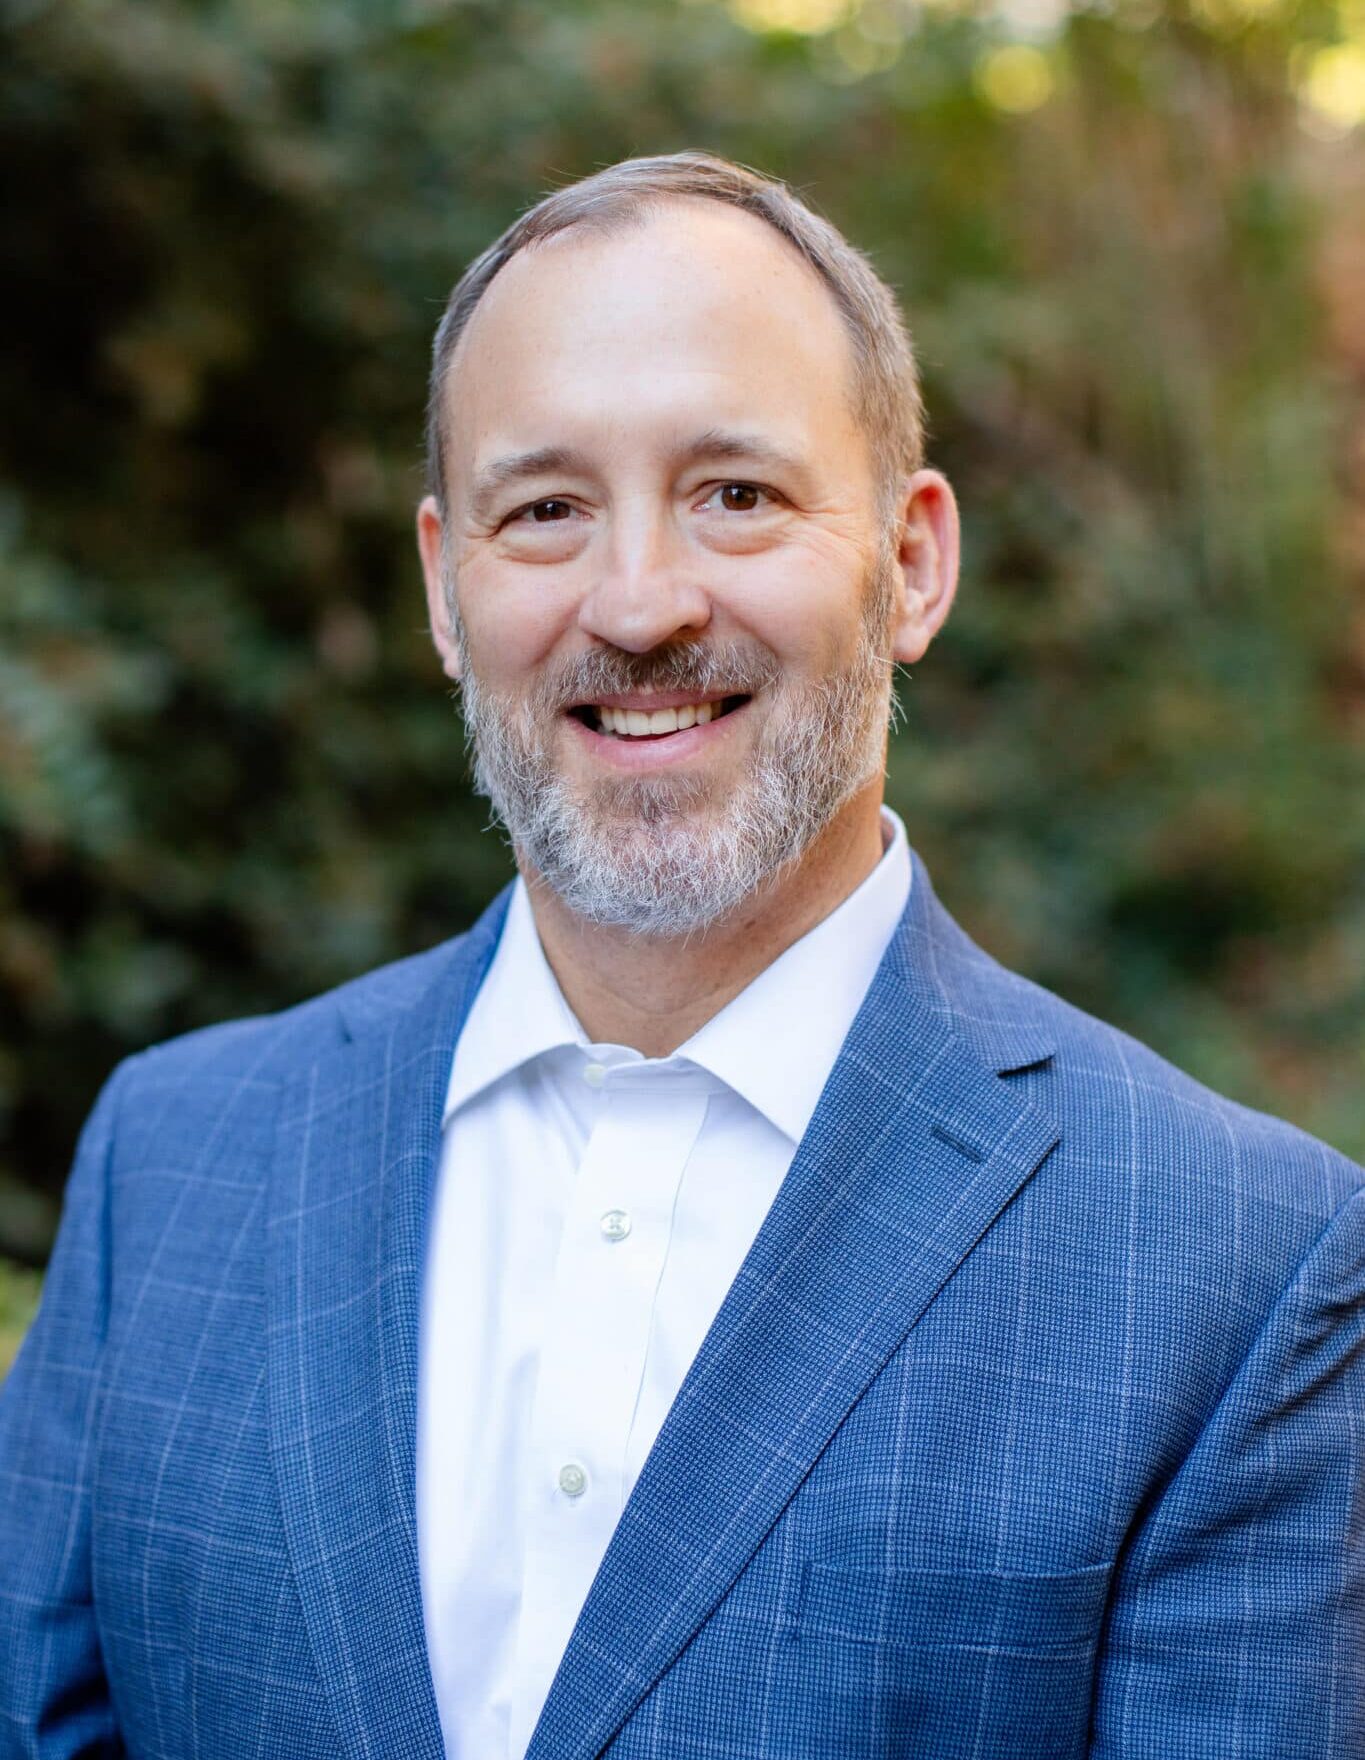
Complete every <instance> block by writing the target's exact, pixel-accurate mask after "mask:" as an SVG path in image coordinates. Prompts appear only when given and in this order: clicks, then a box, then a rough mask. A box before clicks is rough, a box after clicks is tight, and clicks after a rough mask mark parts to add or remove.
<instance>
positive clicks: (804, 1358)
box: [527, 862, 1059, 1760]
mask: <svg viewBox="0 0 1365 1760" xmlns="http://www.w3.org/2000/svg"><path fill="white" fill-rule="evenodd" d="M945 972H947V973H948V974H950V976H949V978H948V981H947V982H945V978H944V973H945ZM1016 986H1017V988H1015V987H1016ZM1030 994H1031V992H1029V991H1028V987H1027V986H1024V985H1022V984H1020V983H1019V981H1018V980H1015V979H1012V978H1010V977H1008V975H1007V974H1004V973H1003V972H1001V971H1000V969H999V968H998V967H995V966H994V965H993V964H992V962H990V961H988V960H987V959H986V957H985V956H984V955H983V954H981V953H980V952H979V950H978V949H976V948H975V947H974V946H973V944H972V943H971V942H970V941H969V940H968V939H967V938H966V936H964V935H963V934H962V932H961V931H960V930H959V929H957V927H956V925H955V924H953V923H952V920H951V919H950V918H949V917H948V916H947V914H946V912H944V911H943V910H942V908H941V907H940V906H939V905H938V904H937V901H936V900H935V899H934V896H933V893H932V890H931V889H930V887H929V884H928V876H927V875H926V874H925V872H924V869H923V868H922V866H920V865H919V864H918V862H917V863H916V875H915V882H914V885H913V887H912V889H911V904H910V907H909V909H908V911H907V914H906V917H905V918H904V919H903V921H902V924H901V926H900V929H899V930H898V932H897V936H896V937H895V939H894V940H893V943H892V946H891V947H890V948H889V949H888V953H887V957H886V958H885V960H884V961H883V963H882V966H881V969H880V970H879V972H878V974H877V977H876V979H875V981H874V983H873V986H872V988H871V990H870V991H869V994H868V996H867V999H866V1001H865V1002H864V1005H863V1007H862V1009H861V1011H860V1013H859V1015H858V1018H857V1021H856V1022H855V1024H854V1027H853V1030H852V1032H851V1033H850V1035H849V1038H848V1041H847V1042H846V1044H845V1046H844V1050H843V1052H842V1054H841V1055H840V1058H839V1060H838V1062H837V1064H836V1065H835V1068H834V1071H833V1073H832V1075H831V1077H830V1081H829V1083H828V1085H827V1087H826V1089H825V1091H824V1093H823V1095H822V1096H821V1099H820V1104H819V1106H818V1107H817V1109H816V1112H815V1115H814V1117H813V1118H812V1120H811V1124H810V1128H809V1130H808V1131H807V1133H806V1136H805V1137H804V1138H803V1140H802V1142H801V1145H800V1147H799V1149H798V1151H797V1154H796V1157H795V1159H794V1160H793V1162H792V1165H791V1168H790V1170H789V1172H788V1174H787V1177H786V1179H785V1180H784V1182H783V1185H782V1188H781V1191H780V1193H779V1195H778V1198H777V1200H776V1201H775V1202H774V1204H773V1206H772V1208H771V1210H770V1211H769V1214H768V1216H767V1218H766V1219H765V1221H764V1223H763V1226H762V1228H761V1229H760V1231H759V1234H758V1236H757V1238H756V1239H755V1241H754V1243H753V1246H752V1248H751V1250H750V1252H749V1254H748V1256H747V1257H746V1259H745V1261H744V1264H743V1265H742V1267H741V1269H740V1272H739V1274H738V1276H737V1278H736V1279H735V1282H734V1284H733V1285H732V1286H731V1288H730V1291H729V1293H728V1294H727V1296H726V1299H725V1301H724V1303H723V1304H722V1306H721V1309H720V1312H719V1313H718V1314H717V1316H716V1319H715V1322H714V1324H713V1325H712V1327H711V1330H710V1332H709V1333H708V1335H707V1338H706V1341H705V1343H704V1344H703V1346H702V1348H701V1350H700V1352H699V1353H698V1355H697V1358H696V1361H695V1362H694V1363H693V1365H692V1368H691V1370H690V1372H689V1373H688V1376H687V1378H686V1380H685V1381H684V1383H683V1386H682V1389H681V1390H680V1392H679V1395H678V1398H677V1400H676V1401H675V1402H674V1405H673V1407H672V1409H671V1410H670V1412H669V1415H668V1418H667V1420H666V1422H665V1424H664V1426H663V1429H662V1430H661V1431H660V1433H659V1437H658V1439H657V1441H656V1443H655V1446H654V1448H653V1450H652V1451H651V1453H650V1456H649V1458H648V1460H647V1461H646V1463H645V1466H644V1469H643V1471H642V1473H641V1475H640V1478H639V1480H638V1482H637V1484H636V1486H635V1489H634V1492H633V1493H632V1495H631V1498H630V1500H629V1502H628V1504H627V1506H626V1509H625V1511H624V1513H623V1515H622V1518H621V1521H620V1523H619V1525H618V1527H617V1529H616V1532H615V1534H614V1535H613V1538H612V1541H611V1545H610V1547H609V1548H608V1551H607V1553H606V1556H605V1558H604V1559H603V1562H602V1566H601V1568H600V1570H599V1572H598V1574H597V1577H596V1579H595V1580H594V1583H593V1587H592V1590H591V1592H590V1594H589V1596H588V1599H587V1601H586V1603H585V1605H584V1607H583V1610H582V1612H581V1614H580V1616H579V1619H578V1622H577V1624H576V1626H575V1628H574V1632H573V1636H572V1638H571V1640H570V1643H569V1646H568V1648H567V1650H566V1652H565V1655H564V1657H563V1659H562V1661H561V1664H560V1668H559V1671H558V1673H557V1674H556V1677H555V1680H554V1684H553V1686H552V1688H551V1691H550V1695H549V1698H548V1699H547V1701H546V1704H545V1707H544V1709H543V1711H542V1714H541V1718H540V1721H539V1723H538V1724H537V1726H536V1731H535V1735H534V1737H533V1740H532V1742H531V1746H530V1749H529V1752H528V1756H527V1760H592V1757H594V1756H596V1755H598V1754H600V1753H601V1751H602V1749H603V1748H604V1747H605V1746H606V1745H607V1744H608V1743H609V1742H610V1740H611V1739H612V1737H613V1736H614V1735H615V1733H616V1732H617V1730H619V1728H620V1727H621V1725H622V1724H623V1723H624V1722H625V1720H626V1719H627V1718H628V1717H629V1716H630V1714H631V1712H632V1711H633V1710H634V1708H635V1707H636V1706H637V1705H638V1704H639V1703H640V1701H641V1700H642V1699H643V1698H644V1696H645V1695H646V1694H647V1693H648V1691H649V1690H650V1688H651V1687H652V1686H653V1685H654V1683H655V1682H656V1681H657V1680H658V1678H659V1676H660V1675H661V1674H662V1673H663V1671H664V1670H665V1669H666V1668H667V1667H668V1666H669V1664H670V1663H671V1662H672V1661H673V1659H674V1658H675V1657H676V1656H677V1655H678V1653H679V1652H680V1651H681V1650H682V1648H683V1647H684V1646H685V1645H686V1644H687V1643H688V1641H689V1640H690V1639H691V1637H692V1636H693V1634H694V1633H695V1632H696V1631H697V1629H698V1627H699V1626H700V1625H701V1624H702V1622H703V1621H704V1620H705V1619H706V1617H707V1615H708V1614H709V1613H710V1612H711V1610H712V1609H713V1608H714V1607H715V1606H716V1604H717V1603H718V1602H719V1601H720V1600H721V1598H722V1597H723V1596H724V1595H725V1593H726V1591H727V1590H728V1589H729V1587H730V1586H731V1584H732V1583H733V1582H734V1580H735V1578H736V1577H737V1576H738V1575H739V1573H740V1572H741V1571H742V1570H743V1569H744V1566H745V1565H746V1563H747V1562H748V1560H749V1559H750V1558H751V1557H752V1555H753V1553H754V1551H755V1550H756V1548H757V1547H758V1545H759V1544H760V1542H761V1541H762V1539H763V1537H764V1535H765V1534H766V1533H767V1532H768V1530H769V1529H770V1528H771V1526H772V1524H773V1523H774V1522H775V1521H776V1520H777V1518H778V1516H779V1515H780V1514H781V1512H782V1510H783V1508H784V1507H785V1505H786V1504H787V1502H788V1501H789V1500H790V1498H791V1497H792V1496H793V1494H794V1493H795V1492H796V1490H797V1489H798V1487H799V1486H800V1484H801V1482H802V1480H803V1479H804V1478H805V1476H806V1475H807V1473H808V1472H809V1471H810V1469H811V1467H812V1466H813V1465H814V1463H815V1461H816V1459H817V1458H818V1456H819V1455H820V1453H821V1452H822V1450H823V1449H824V1448H825V1446H826V1444H827V1443H828V1442H829V1440H830V1438H831V1437H832V1435H833V1434H834V1432H835V1430H836V1429H837V1428H838V1427H839V1425H840V1423H841V1422H842V1420H843V1419H844V1417H845V1416H846V1415H847V1413H848V1411H849V1408H850V1407H851V1406H852V1405H853V1404H854V1402H855V1401H856V1400H857V1399H858V1397H859V1396H860V1395H861V1394H862V1392H863V1391H864V1389H865V1388H866V1387H867V1386H868V1384H869V1382H870V1381H871V1380H872V1378H873V1377H874V1376H875V1375H876V1374H877V1372H878V1370H879V1369H880V1368H881V1367H882V1366H883V1365H884V1364H885V1362H886V1361H887V1359H888V1357H889V1356H890V1355H891V1353H892V1352H893V1351H894V1350H895V1349H896V1347H897V1346H898V1345H899V1344H900V1342H901V1341H902V1339H904V1337H905V1335H906V1334H907V1332H908V1331H909V1330H910V1329H911V1328H912V1327H913V1326H914V1325H915V1323H916V1321H917V1320H918V1319H919V1317H920V1316H921V1315H922V1314H923V1313H924V1311H925V1309H926V1308H927V1307H928V1305H929V1304H930V1303H931V1302H932V1301H933V1299H934V1297H935V1296H936V1295H937V1293H938V1292H939V1290H940V1289H941V1288H942V1287H943V1285H944V1283H945V1282H946V1281H947V1279H948V1278H949V1277H950V1276H951V1275H952V1273H953V1271H954V1269H955V1268H956V1267H957V1266H958V1265H959V1264H960V1263H961V1261H962V1260H963V1258H964V1257H965V1256H966V1255H967V1254H968V1253H969V1252H970V1251H971V1250H972V1248H973V1246H975V1244H976V1243H977V1241H978V1240H979V1239H980V1238H981V1236H982V1234H983V1233H984V1232H985V1231H986V1230H987V1229H988V1228H989V1227H990V1226H991V1223H992V1222H993V1221H994V1220H995V1218H996V1217H997V1216H998V1215H999V1214H1000V1212H1001V1211H1002V1210H1003V1209H1004V1207H1005V1206H1006V1205H1007V1204H1008V1203H1009V1202H1010V1200H1011V1198H1012V1197H1013V1196H1014V1194H1015V1193H1016V1192H1017V1191H1018V1190H1019V1188H1020V1187H1021V1186H1022V1185H1023V1184H1024V1183H1025V1182H1026V1181H1027V1180H1028V1179H1029V1178H1030V1177H1031V1176H1032V1174H1033V1173H1034V1172H1035V1170H1036V1169H1037V1168H1038V1167H1039V1165H1040V1164H1041V1163H1042V1161H1043V1160H1044V1158H1045V1157H1046V1156H1047V1155H1048V1154H1049V1153H1050V1151H1051V1150H1052V1148H1053V1147H1054V1145H1055V1144H1056V1142H1057V1141H1058V1138H1059V1132H1058V1130H1057V1128H1056V1126H1055V1125H1054V1124H1053V1122H1052V1121H1051V1120H1050V1119H1048V1118H1047V1117H1046V1116H1045V1115H1044V1114H1043V1113H1042V1112H1040V1111H1039V1110H1038V1109H1036V1108H1035V1107H1033V1106H1031V1105H1029V1104H1028V1103H1027V1102H1025V1101H1023V1100H1022V1099H1021V1098H1020V1097H1019V1095H1018V1093H1017V1091H1016V1090H1014V1089H1012V1088H1011V1086H1010V1085H1009V1084H1008V1083H1006V1082H1004V1081H1002V1080H1000V1075H1001V1074H1002V1073H1003V1072H1005V1071H1006V1070H1010V1069H1019V1068H1024V1067H1028V1066H1029V1065H1031V1064H1034V1063H1037V1062H1041V1061H1044V1060H1045V1059H1046V1057H1047V1055H1048V1048H1047V1043H1046V1040H1045V1037H1044V1036H1043V1035H1042V1034H1041V1033H1040V1032H1039V1030H1038V1029H1037V1028H1036V1027H1035V1026H1034V1025H1033V1023H1032V1022H1031V1020H1030V1019H1029V1018H1028V1013H1027V1004H1026V1003H1025V1002H1024V1001H1022V1000H1021V999H1022V998H1025V997H1027V996H1028V995H1030ZM964 1001H970V1003H971V1004H972V1007H971V1009H970V1012H967V1011H965V1010H964V1008H963V1006H962V1005H963V1003H964ZM969 1040H970V1042H969Z"/></svg>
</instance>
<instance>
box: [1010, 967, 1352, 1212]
mask: <svg viewBox="0 0 1365 1760" xmlns="http://www.w3.org/2000/svg"><path fill="white" fill-rule="evenodd" d="M1014 982H1015V983H1017V984H1020V985H1024V984H1026V982H1027V981H1026V980H1024V979H1020V978H1016V979H1014ZM1028 989H1029V990H1030V991H1031V992H1032V993H1033V995H1034V997H1035V998H1036V1006H1038V1007H1040V1008H1043V1007H1045V1008H1046V1010H1047V1015H1048V1018H1049V1021H1050V1024H1051V1026H1052V1029H1053V1031H1054V1033H1055V1037H1056V1052H1055V1055H1054V1056H1053V1058H1052V1059H1051V1061H1050V1063H1049V1065H1048V1068H1047V1072H1046V1074H1045V1075H1044V1076H1043V1077H1042V1079H1041V1081H1040V1083H1039V1088H1040V1092H1041V1091H1042V1090H1045V1091H1046V1097H1047V1100H1046V1103H1047V1104H1048V1105H1049V1107H1050V1109H1051V1110H1053V1112H1054V1113H1055V1114H1056V1116H1057V1117H1058V1119H1059V1122H1061V1123H1062V1124H1063V1125H1064V1127H1066V1128H1069V1129H1071V1130H1072V1131H1073V1132H1075V1133H1076V1134H1077V1135H1078V1136H1079V1137H1080V1138H1081V1140H1082V1141H1084V1142H1087V1143H1089V1144H1092V1145H1103V1144H1107V1145H1109V1150H1110V1154H1111V1155H1114V1156H1115V1157H1116V1160H1115V1172H1116V1174H1118V1175H1120V1176H1123V1177H1131V1176H1132V1175H1133V1174H1134V1173H1135V1172H1144V1171H1145V1173H1146V1175H1147V1176H1148V1177H1149V1178H1151V1179H1152V1180H1154V1181H1156V1182H1158V1183H1159V1184H1160V1185H1162V1186H1164V1187H1165V1188H1167V1189H1169V1190H1177V1189H1188V1188H1190V1187H1195V1188H1200V1187H1206V1186H1207V1187H1212V1188H1214V1189H1215V1190H1217V1191H1219V1192H1230V1193H1234V1194H1235V1196H1236V1197H1237V1199H1238V1201H1239V1202H1241V1203H1243V1204H1252V1205H1256V1204H1260V1205H1268V1206H1272V1207H1275V1208H1277V1209H1285V1210H1288V1211H1291V1212H1295V1213H1299V1214H1302V1215H1303V1216H1305V1217H1308V1218H1312V1217H1318V1218H1325V1217H1327V1216H1330V1215H1332V1214H1334V1213H1335V1212H1336V1211H1337V1210H1338V1209H1339V1208H1340V1207H1341V1205H1342V1204H1343V1203H1345V1202H1346V1201H1347V1200H1348V1199H1349V1198H1350V1197H1352V1196H1353V1195H1354V1194H1355V1193H1356V1192H1358V1191H1360V1190H1362V1189H1363V1188H1365V1168H1361V1167H1359V1166H1358V1165H1357V1164H1356V1163H1355V1162H1354V1161H1352V1160H1350V1159H1349V1158H1348V1157H1347V1156H1346V1155H1344V1154H1341V1153H1340V1152H1339V1151H1338V1150H1336V1149H1334V1148H1332V1147H1331V1146H1330V1145H1328V1144H1327V1143H1324V1142H1322V1141H1321V1140H1320V1139H1319V1138H1317V1137H1314V1136H1312V1135H1310V1134H1309V1133H1308V1132H1307V1131H1305V1130H1302V1129H1300V1128H1299V1127H1298V1126H1297V1125H1294V1124H1292V1123H1290V1122H1288V1121H1287V1120H1285V1119H1283V1118H1277V1117H1275V1116H1273V1115H1272V1114H1270V1113H1267V1112H1263V1111H1260V1110H1259V1109H1257V1108H1256V1107H1253V1106H1249V1105H1246V1104H1244V1103H1242V1102H1239V1101H1237V1100H1234V1099H1231V1098H1229V1097H1228V1096H1227V1095H1225V1094H1221V1093H1218V1092H1217V1091H1216V1090H1215V1089H1213V1088H1211V1087H1209V1086H1208V1085H1206V1084H1205V1083H1204V1082H1201V1081H1199V1080H1198V1079H1196V1078H1195V1077H1194V1076H1192V1075H1190V1074H1188V1073H1187V1072H1186V1071H1185V1070H1183V1069H1180V1068H1177V1066H1176V1065H1175V1064H1173V1063H1171V1062H1170V1061H1169V1060H1168V1059H1167V1058H1166V1057H1164V1056H1162V1055H1161V1053H1160V1052H1159V1051H1157V1050H1155V1049H1154V1048H1153V1047H1152V1046H1150V1045H1147V1044H1145V1043H1143V1042H1142V1041H1141V1040H1139V1039H1137V1038H1134V1037H1133V1036H1132V1035H1131V1034H1129V1033H1126V1032H1123V1031H1121V1030H1120V1029H1119V1028H1117V1027H1114V1026H1111V1025H1109V1024H1108V1023H1106V1022H1104V1021H1101V1020H1098V1019H1096V1018H1095V1017H1094V1016H1093V1015H1089V1014H1086V1013H1085V1012H1084V1011H1083V1010H1081V1009H1078V1008H1075V1007H1073V1006H1072V1005H1071V1004H1069V1003H1067V1002H1065V1001H1063V1000H1062V999H1061V998H1060V997H1057V996H1053V995H1052V994H1051V993H1050V992H1047V991H1043V990H1041V989H1040V987H1039V986H1037V985H1033V984H1029V985H1028ZM1044 999H1045V1000H1044ZM1125 1155H1126V1157H1127V1161H1126V1164H1125V1162H1124V1161H1123V1159H1122V1156H1125ZM1125 1167H1126V1173H1125Z"/></svg>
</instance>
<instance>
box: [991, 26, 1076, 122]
mask: <svg viewBox="0 0 1365 1760" xmlns="http://www.w3.org/2000/svg"><path fill="white" fill-rule="evenodd" d="M973 78H974V80H975V83H976V88H977V90H978V91H979V92H980V93H981V95H982V97H983V98H985V100H986V102H987V103H988V104H991V105H993V106H994V107H995V109H997V110H1005V111H1008V112H1009V113H1010V114H1011V115H1014V116H1023V115H1026V114H1027V113H1028V112H1029V111H1030V110H1036V109H1037V108H1038V107H1039V105H1040V104H1045V103H1046V102H1047V101H1048V99H1049V98H1050V97H1051V96H1052V92H1053V88H1054V86H1055V84H1056V82H1055V80H1054V79H1053V75H1052V66H1051V63H1050V62H1049V61H1048V58H1047V56H1046V55H1045V54H1044V53H1043V51H1042V50H1041V49H1035V48H1034V47H1033V46H1032V44H1030V43H1007V44H1005V45H1004V46H1003V47H1001V48H998V49H991V50H990V51H988V53H987V54H985V55H983V56H982V57H981V59H980V60H979V61H978V62H977V64H976V68H975V70H974V73H973Z"/></svg>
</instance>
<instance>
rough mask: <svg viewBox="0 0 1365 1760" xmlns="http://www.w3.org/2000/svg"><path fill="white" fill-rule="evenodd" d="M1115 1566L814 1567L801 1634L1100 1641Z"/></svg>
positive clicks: (993, 1644) (1062, 1645)
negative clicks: (1038, 1570) (1026, 1569)
mask: <svg viewBox="0 0 1365 1760" xmlns="http://www.w3.org/2000/svg"><path fill="white" fill-rule="evenodd" d="M1111 1569H1112V1566H1111V1565H1109V1564H1097V1565H1091V1566H1089V1567H1088V1568H1086V1569H1084V1570H1075V1571H1061V1572H1056V1573H1046V1574H1029V1573H1021V1572H1013V1571H1009V1572H1006V1571H935V1570H877V1569H875V1568H872V1567H870V1566H848V1565H833V1564H821V1563H819V1562H816V1561H812V1562H810V1563H808V1564H807V1565H806V1567H805V1570H804V1573H803V1577H802V1583H801V1592H800V1604H799V1609H798V1613H797V1622H796V1623H797V1630H798V1633H801V1632H805V1631H810V1632H823V1633H825V1634H826V1635H829V1636H833V1637H839V1638H847V1639H850V1640H853V1641H855V1642H862V1643H868V1644H894V1645H902V1646H904V1645H912V1646H915V1647H930V1648H939V1647H946V1646H958V1647H961V1646H973V1647H977V1646H979V1647H981V1648H983V1649H999V1650H1030V1651H1039V1652H1041V1651H1056V1650H1071V1649H1077V1648H1086V1647H1088V1646H1089V1645H1090V1644H1092V1643H1093V1642H1094V1638H1095V1634H1096V1631H1097V1629H1098V1626H1099V1622H1100V1618H1101V1616H1102V1614H1103V1611H1104V1602H1105V1593H1106V1590H1107V1589H1108V1585H1109V1576H1110V1572H1111Z"/></svg>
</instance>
